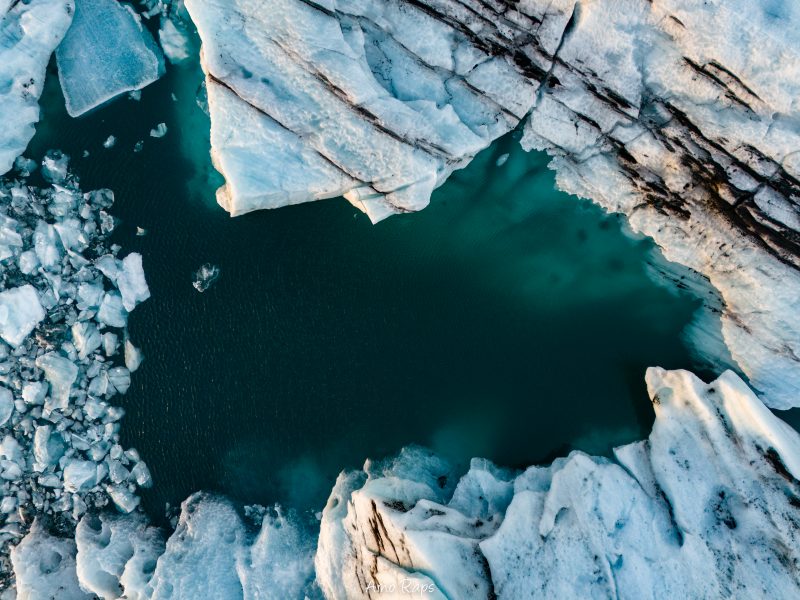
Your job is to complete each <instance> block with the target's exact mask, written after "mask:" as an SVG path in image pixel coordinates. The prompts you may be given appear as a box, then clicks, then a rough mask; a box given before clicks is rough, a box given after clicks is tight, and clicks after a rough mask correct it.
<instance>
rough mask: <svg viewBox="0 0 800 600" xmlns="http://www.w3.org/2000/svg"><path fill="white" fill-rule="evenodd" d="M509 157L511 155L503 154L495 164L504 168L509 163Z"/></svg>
mask: <svg viewBox="0 0 800 600" xmlns="http://www.w3.org/2000/svg"><path fill="white" fill-rule="evenodd" d="M508 157H509V154H501V155H500V156H498V157H497V160H496V161H495V163H494V164H495V166H498V167H502V166H503V165H504V164H506V163H507V162H508Z"/></svg>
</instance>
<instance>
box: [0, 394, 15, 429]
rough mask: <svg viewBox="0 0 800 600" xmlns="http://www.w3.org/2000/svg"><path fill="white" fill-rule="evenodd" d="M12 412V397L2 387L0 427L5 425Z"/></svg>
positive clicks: (0, 395)
mask: <svg viewBox="0 0 800 600" xmlns="http://www.w3.org/2000/svg"><path fill="white" fill-rule="evenodd" d="M13 412H14V395H13V394H12V393H11V391H9V390H7V389H6V388H4V387H0V426H3V425H5V424H6V423H7V422H8V420H9V419H10V418H11V414H12V413H13Z"/></svg>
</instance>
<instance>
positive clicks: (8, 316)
mask: <svg viewBox="0 0 800 600" xmlns="http://www.w3.org/2000/svg"><path fill="white" fill-rule="evenodd" d="M44 316H45V314H44V308H42V303H41V302H40V301H39V295H38V294H37V293H36V289H35V288H34V287H33V286H32V285H30V284H26V285H22V286H20V287H16V288H11V289H10V290H5V291H3V292H0V337H2V338H3V340H5V341H6V342H7V343H8V344H11V345H12V346H19V345H20V344H21V343H22V342H23V340H24V339H25V338H26V337H28V336H29V335H30V333H31V331H33V330H34V329H35V328H36V326H37V325H38V324H39V323H41V322H42V321H43V320H44Z"/></svg>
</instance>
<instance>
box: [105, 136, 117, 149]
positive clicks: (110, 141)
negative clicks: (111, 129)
mask: <svg viewBox="0 0 800 600" xmlns="http://www.w3.org/2000/svg"><path fill="white" fill-rule="evenodd" d="M116 145H117V138H115V137H114V136H113V135H110V136H108V137H107V138H106V141H105V142H103V148H105V149H106V150H108V149H109V148H113V147H114V146H116Z"/></svg>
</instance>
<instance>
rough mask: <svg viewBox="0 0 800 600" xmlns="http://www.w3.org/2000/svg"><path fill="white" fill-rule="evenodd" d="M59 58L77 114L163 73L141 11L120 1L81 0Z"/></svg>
mask: <svg viewBox="0 0 800 600" xmlns="http://www.w3.org/2000/svg"><path fill="white" fill-rule="evenodd" d="M87 49H91V51H87ZM56 59H57V62H58V76H59V80H60V81H61V89H62V90H63V91H64V99H65V101H66V106H67V112H68V113H69V114H70V115H71V116H73V117H77V116H80V115H82V114H84V113H85V112H87V111H89V110H91V109H93V108H95V107H97V106H100V105H101V104H103V103H105V102H107V101H108V100H111V99H112V98H114V97H116V96H118V95H120V94H123V93H125V92H130V91H134V90H140V89H141V88H143V87H145V86H147V85H149V84H150V83H152V82H154V81H155V80H157V79H158V78H159V77H161V75H162V74H163V72H164V61H163V57H162V55H161V51H160V50H159V49H158V46H157V45H156V43H155V41H154V40H153V38H152V36H151V35H150V33H149V32H148V31H147V29H145V28H144V27H143V26H142V23H141V22H140V21H139V18H138V16H137V15H136V13H134V12H133V11H132V10H129V9H128V8H126V7H125V6H124V5H123V4H121V3H119V2H116V0H77V1H76V3H75V17H74V19H73V21H72V27H70V29H69V31H68V32H67V35H66V36H65V37H64V40H63V41H62V42H61V45H59V47H58V50H57V51H56Z"/></svg>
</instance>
